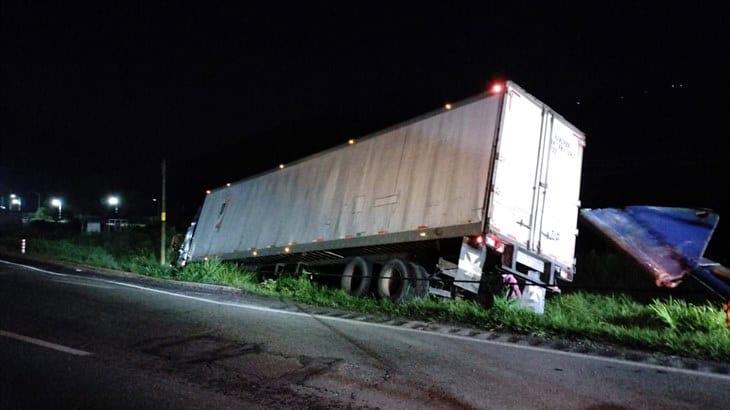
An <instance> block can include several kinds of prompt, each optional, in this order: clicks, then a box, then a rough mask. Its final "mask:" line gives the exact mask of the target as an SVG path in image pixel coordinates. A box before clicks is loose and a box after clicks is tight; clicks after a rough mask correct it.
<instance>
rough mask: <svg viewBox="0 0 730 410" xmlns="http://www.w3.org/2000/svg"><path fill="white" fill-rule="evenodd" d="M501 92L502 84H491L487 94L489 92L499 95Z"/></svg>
mask: <svg viewBox="0 0 730 410" xmlns="http://www.w3.org/2000/svg"><path fill="white" fill-rule="evenodd" d="M502 91H504V84H502V83H493V84H492V85H491V86H490V87H489V92H490V93H491V94H499V93H501V92H502Z"/></svg>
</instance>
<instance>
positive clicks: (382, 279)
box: [378, 259, 415, 303]
mask: <svg viewBox="0 0 730 410" xmlns="http://www.w3.org/2000/svg"><path fill="white" fill-rule="evenodd" d="M414 275H415V273H414V272H413V266H411V264H410V263H408V262H405V261H403V260H402V259H393V260H391V261H390V262H388V263H386V264H385V265H383V268H382V269H380V275H378V295H380V297H381V298H383V299H389V300H390V301H391V302H393V303H401V302H405V301H407V300H409V299H411V298H412V297H413V277H414Z"/></svg>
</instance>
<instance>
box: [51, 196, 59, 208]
mask: <svg viewBox="0 0 730 410" xmlns="http://www.w3.org/2000/svg"><path fill="white" fill-rule="evenodd" d="M51 206H55V207H56V208H60V207H61V200H60V199H58V198H53V199H51Z"/></svg>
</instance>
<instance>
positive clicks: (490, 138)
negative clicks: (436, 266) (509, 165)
mask: <svg viewBox="0 0 730 410" xmlns="http://www.w3.org/2000/svg"><path fill="white" fill-rule="evenodd" d="M500 100H501V97H500V96H492V97H486V98H481V99H477V100H475V101H472V102H469V103H465V104H463V105H461V106H455V107H454V108H453V109H452V110H449V111H444V112H441V113H438V114H435V115H432V116H430V117H426V118H423V119H420V120H416V121H414V122H412V123H409V124H406V125H403V126H401V127H397V128H394V129H391V130H388V131H386V132H383V133H381V134H378V135H376V136H374V137H371V138H365V139H360V140H358V142H357V143H355V144H351V145H349V144H348V145H345V146H343V147H340V148H338V149H333V150H330V151H326V152H323V153H321V154H319V155H315V156H313V157H311V158H309V159H304V160H302V161H301V162H298V163H295V164H291V165H289V166H286V167H285V168H284V169H277V170H275V171H274V172H270V173H266V174H262V175H259V176H256V177H253V178H250V179H247V180H243V181H240V182H237V183H234V184H232V185H231V186H230V187H224V188H220V189H217V190H214V191H213V192H212V193H211V194H209V195H207V196H206V198H205V202H204V204H203V209H202V211H201V215H200V219H199V222H198V225H197V228H196V232H195V236H194V237H193V247H192V249H193V250H192V259H194V260H195V259H197V260H199V259H202V258H203V257H205V256H208V257H210V256H215V255H224V254H228V253H233V252H250V251H251V250H252V249H254V248H255V249H265V248H267V247H283V246H290V247H291V249H292V251H293V252H296V244H303V243H308V244H310V243H312V242H313V241H315V240H317V241H331V240H339V239H342V238H344V237H346V236H374V235H378V234H379V233H382V232H388V233H397V232H407V231H415V230H416V229H417V228H418V227H419V226H422V225H426V226H428V227H429V228H437V227H445V226H459V225H464V224H469V223H478V222H480V221H481V220H482V219H483V217H484V209H483V206H484V198H485V195H486V192H485V191H486V187H487V181H488V180H489V178H490V175H489V173H490V163H491V159H492V158H491V157H492V146H493V142H494V138H495V136H494V133H495V131H496V129H497V127H496V122H497V121H498V118H497V117H498V111H499V104H500V102H501V101H500ZM224 203H225V204H226V205H225V207H223V204H224ZM221 210H223V213H222V214H221ZM474 233H475V232H474ZM393 240H395V239H393ZM290 244H291V245H290Z"/></svg>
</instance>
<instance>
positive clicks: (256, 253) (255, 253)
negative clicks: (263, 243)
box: [251, 251, 259, 256]
mask: <svg viewBox="0 0 730 410" xmlns="http://www.w3.org/2000/svg"><path fill="white" fill-rule="evenodd" d="M251 254H252V255H253V256H256V255H258V254H259V253H258V252H257V251H253V252H251Z"/></svg>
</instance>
